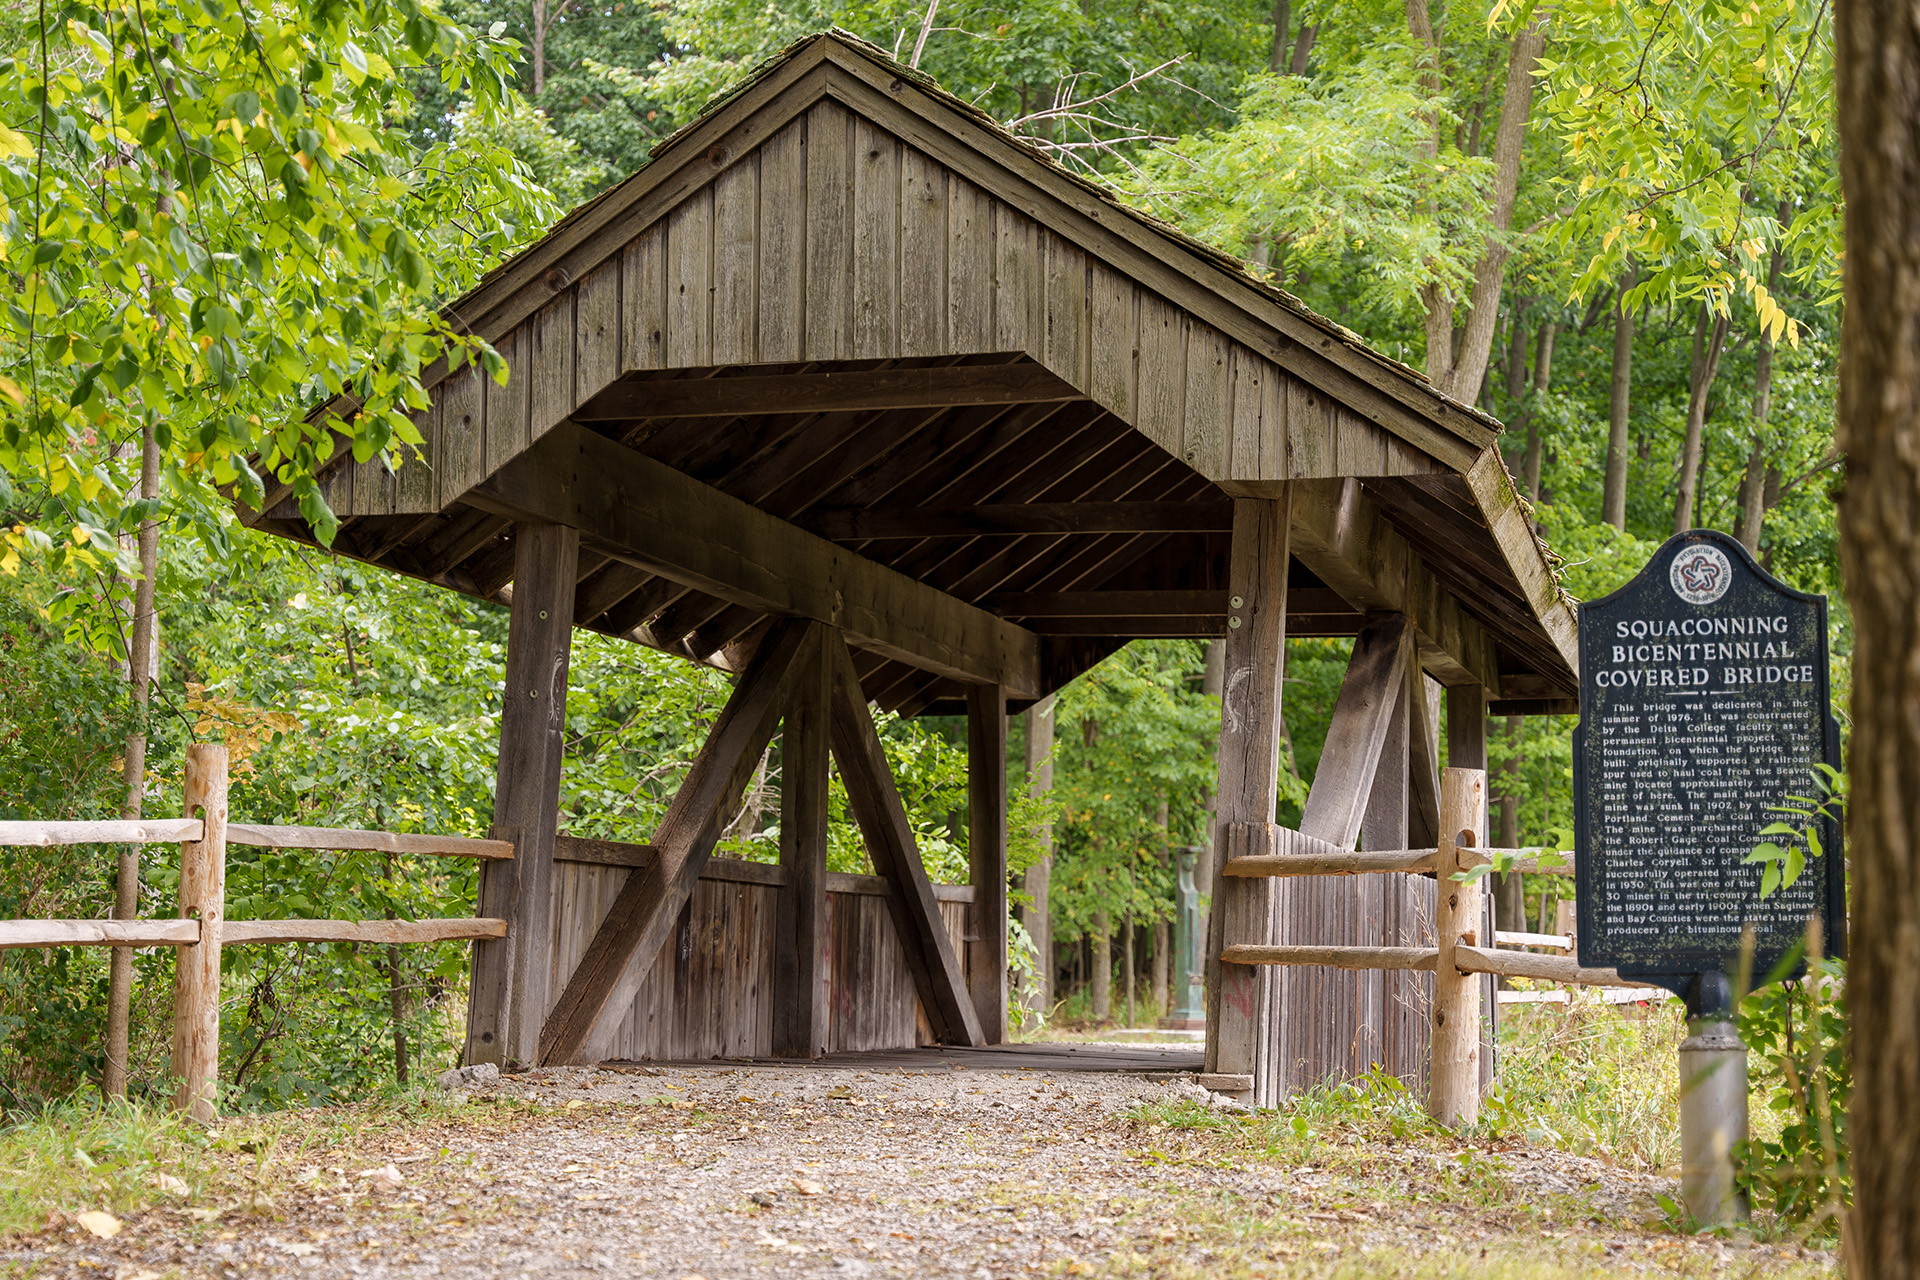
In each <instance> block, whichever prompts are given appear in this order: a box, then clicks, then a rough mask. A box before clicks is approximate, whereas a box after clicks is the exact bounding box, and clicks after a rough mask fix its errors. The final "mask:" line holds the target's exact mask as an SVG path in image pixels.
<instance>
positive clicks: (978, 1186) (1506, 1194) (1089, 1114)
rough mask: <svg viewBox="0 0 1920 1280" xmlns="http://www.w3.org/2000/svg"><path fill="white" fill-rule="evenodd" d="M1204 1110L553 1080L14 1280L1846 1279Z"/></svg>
mask: <svg viewBox="0 0 1920 1280" xmlns="http://www.w3.org/2000/svg"><path fill="white" fill-rule="evenodd" d="M1204 1096H1205V1095H1204V1093H1203V1092H1202V1091H1200V1090H1198V1089H1197V1088H1196V1086H1194V1085H1193V1084H1192V1083H1191V1082H1190V1080H1187V1079H1185V1078H1173V1079H1157V1080H1156V1079H1147V1078H1142V1077H1129V1076H1119V1075H1105V1074H1092V1073H1069V1072H1060V1073H1040V1072H998V1071H981V1070H950V1069H942V1070H939V1071H934V1072H925V1073H909V1072H904V1071H871V1072H869V1071H853V1070H840V1069H810V1070H797V1069H777V1068H763V1069H745V1068H741V1069H726V1068H688V1069H678V1068H667V1069H655V1068H629V1069H625V1070H585V1069H562V1070H554V1071H542V1072H537V1073H534V1074H531V1075H528V1076H521V1077H517V1078H508V1079H506V1080H503V1081H501V1082H500V1083H499V1084H498V1085H495V1086H491V1087H488V1088H484V1089H482V1090H480V1091H479V1092H477V1093H475V1094H474V1095H473V1098H472V1100H471V1103H470V1104H469V1105H466V1106H461V1107H455V1108H452V1109H450V1110H449V1111H448V1112H447V1113H446V1115H445V1116H444V1118H439V1119H434V1120H429V1121H426V1122H423V1123H420V1124H416V1125H410V1126H406V1127H403V1128H388V1129H385V1130H381V1131H379V1132H376V1133H370V1134H369V1135H368V1140H367V1142H366V1143H365V1145H364V1146H363V1147H361V1148H360V1149H358V1150H354V1151H351V1152H350V1151H348V1150H343V1149H341V1148H338V1147H327V1146H322V1145H317V1144H316V1145H315V1146H314V1147H312V1148H310V1149H308V1150H305V1151H303V1150H300V1149H298V1145H297V1144H289V1143H287V1142H284V1141H283V1142H282V1144H281V1146H280V1148H279V1149H277V1150H276V1151H275V1153H274V1155H273V1160H274V1161H275V1165H274V1167H273V1168H272V1169H270V1170H266V1171H262V1172H261V1173H260V1174H259V1185H260V1190H259V1191H258V1192H256V1193H253V1195H252V1196H251V1197H243V1198H241V1199H240V1200H237V1201H235V1202H233V1203H229V1204H225V1205H216V1206H213V1207H211V1208H209V1207H200V1208H192V1207H175V1208H169V1209H155V1210H150V1211H147V1212H145V1213H143V1214H141V1215H139V1216H138V1217H137V1218H134V1219H132V1220H130V1221H129V1222H128V1223H127V1224H126V1227H125V1229H124V1230H123V1231H122V1232H121V1234H120V1235H118V1236H117V1237H115V1238H113V1239H111V1240H98V1239H94V1238H92V1237H90V1236H88V1235H87V1234H86V1233H85V1232H84V1231H83V1230H81V1229H80V1227H79V1226H77V1225H74V1224H68V1225H66V1226H65V1227H64V1228H62V1229H57V1230H55V1231H52V1232H49V1233H47V1234H45V1235H43V1236H41V1237H39V1238H38V1240H37V1241H36V1242H30V1243H29V1245H28V1247H27V1249H26V1250H25V1251H24V1252H19V1251H16V1252H14V1253H12V1254H11V1255H8V1254H5V1253H0V1274H8V1273H12V1274H20V1275H35V1276H41V1275H46V1276H62V1277H66V1276H74V1277H79V1276H86V1277H89V1278H90V1280H97V1278H98V1277H101V1276H112V1277H114V1278H115V1280H169V1278H170V1277H173V1276H202V1275H204V1276H221V1277H229V1276H241V1275H245V1276H258V1275H288V1276H302V1277H322V1276H354V1277H361V1276H366V1277H389V1276H391V1277H451V1278H453V1280H469V1278H473V1280H478V1278H480V1277H504V1278H507V1280H517V1278H518V1277H547V1276H587V1275H596V1276H597V1275H619V1276H636V1277H668V1278H669V1280H730V1278H732V1277H747V1276H763V1275H779V1276H787V1275H805V1276H817V1275H824V1276H835V1277H859V1276H874V1277H881V1276H929V1277H966V1278H967V1280H1002V1278H1003V1277H1026V1276H1033V1275H1085V1274H1102V1275H1108V1274H1112V1275H1141V1276H1147V1275H1153V1276H1162V1275H1165V1276H1185V1275H1208V1276H1210V1277H1211V1276H1220V1275H1234V1276H1240V1275H1245V1276H1279V1275H1289V1276H1291V1275H1307V1274H1316V1275H1317V1274H1336V1273H1337V1274H1341V1275H1347V1274H1352V1275H1374V1274H1378V1275H1403V1274H1415V1271H1414V1270H1410V1268H1417V1269H1418V1273H1419V1274H1427V1273H1428V1272H1429V1271H1430V1270H1431V1273H1432V1274H1436V1275H1445V1274H1452V1273H1453V1272H1452V1267H1453V1261H1450V1260H1457V1261H1459V1262H1461V1263H1464V1262H1465V1261H1466V1260H1467V1259H1471V1258H1473V1257H1474V1256H1475V1254H1476V1251H1477V1255H1478V1258H1479V1259H1486V1258H1487V1257H1488V1256H1489V1253H1488V1251H1489V1250H1490V1249H1491V1250H1496V1251H1498V1254H1499V1256H1500V1257H1506V1258H1515V1259H1522V1260H1527V1261H1529V1264H1531V1263H1533V1262H1538V1261H1540V1260H1541V1259H1546V1260H1549V1261H1556V1262H1558V1263H1559V1264H1561V1265H1562V1267H1563V1269H1561V1270H1553V1271H1547V1272H1538V1271H1525V1272H1517V1273H1515V1274H1527V1275H1534V1274H1541V1275H1545V1274H1556V1275H1557V1274H1593V1275H1603V1274H1617V1273H1619V1272H1622V1271H1636V1272H1649V1273H1657V1274H1685V1275H1702V1274H1711V1273H1713V1272H1715V1271H1718V1270H1720V1269H1722V1268H1723V1267H1728V1266H1732V1267H1736V1268H1737V1269H1736V1270H1734V1271H1731V1272H1729V1274H1734V1275H1740V1276H1742V1277H1744V1276H1746V1275H1749V1274H1760V1275H1771V1274H1803V1273H1804V1274H1808V1275H1814V1274H1820V1273H1822V1272H1824V1271H1825V1270H1826V1269H1827V1266H1828V1261H1827V1259H1826V1258H1825V1257H1824V1255H1809V1254H1803V1253H1801V1252H1800V1251H1798V1250H1797V1249H1794V1248H1792V1247H1771V1246H1746V1245H1739V1244H1735V1245H1728V1244H1726V1243H1722V1242H1718V1241H1711V1240H1709V1241H1705V1242H1700V1241H1695V1240H1691V1239H1688V1238H1685V1237H1679V1236H1675V1235H1674V1234H1672V1233H1671V1232H1665V1231H1653V1230H1648V1229H1647V1228H1646V1226H1645V1224H1646V1223H1647V1221H1648V1220H1649V1219H1658V1217H1659V1210H1658V1208H1657V1207H1656V1206H1655V1204H1654V1202H1653V1199H1652V1197H1653V1195H1654V1193H1655V1192H1660V1191H1669V1190H1670V1189H1671V1187H1670V1183H1669V1182H1667V1181H1665V1180H1662V1179H1659V1178H1655V1177H1651V1176H1647V1175H1635V1174H1632V1173H1628V1172H1624V1171H1621V1170H1618V1169H1614V1168H1610V1167H1608V1166H1605V1165H1602V1164H1601V1163H1599V1162H1597V1161H1592V1160H1582V1159H1580V1158H1577V1157H1571V1156H1566V1155H1561V1154H1557V1153H1552V1152H1544V1151H1539V1150H1535V1149H1528V1148H1515V1147H1504V1148H1501V1149H1498V1150H1493V1149H1487V1148H1475V1147H1465V1146H1459V1145H1457V1144H1455V1145H1453V1146H1447V1145H1445V1143H1446V1140H1439V1145H1436V1141H1435V1140H1432V1139H1428V1140H1426V1141H1425V1142H1424V1143H1423V1142H1421V1141H1408V1142H1389V1143H1379V1142H1366V1143H1362V1142H1360V1141H1359V1140H1358V1139H1357V1138H1356V1137H1354V1135H1351V1134H1348V1135H1344V1136H1343V1135H1341V1134H1338V1133H1333V1134H1328V1135H1326V1137H1325V1138H1324V1139H1316V1140H1315V1141H1316V1143H1317V1145H1316V1146H1315V1147H1313V1148H1312V1149H1311V1151H1310V1152H1309V1158H1306V1159H1304V1160H1303V1159H1300V1158H1299V1153H1297V1152H1295V1153H1292V1154H1290V1155H1288V1156H1287V1157H1286V1158H1284V1159H1276V1158H1274V1157H1275V1156H1276V1155H1277V1154H1278V1153H1277V1152H1272V1151H1269V1152H1266V1153H1264V1154H1263V1153H1258V1152H1256V1153H1253V1154H1252V1156H1251V1157H1249V1156H1248V1155H1247V1154H1246V1153H1245V1152H1244V1151H1241V1152H1236V1151H1235V1150H1234V1149H1232V1148H1231V1146H1230V1142H1229V1140H1228V1138H1227V1137H1223V1131H1222V1130H1221V1129H1220V1128H1218V1127H1212V1128H1205V1127H1203V1128H1197V1129H1188V1128H1182V1127H1177V1126H1173V1125H1167V1124H1162V1123H1153V1122H1150V1121H1143V1120H1141V1119H1140V1118H1139V1113H1138V1111H1137V1108H1138V1107H1139V1106H1140V1104H1142V1103H1156V1104H1164V1103H1167V1102H1170V1101H1176V1100H1181V1099H1186V1100H1193V1099H1196V1098H1198V1097H1204ZM530 1104H531V1105H530ZM1186 1114H1187V1116H1188V1117H1189V1118H1191V1119H1195V1120H1201V1119H1203V1118H1204V1117H1203V1115H1202V1113H1201V1112H1200V1111H1198V1110H1197V1109H1195V1110H1190V1111H1189V1112H1187V1113H1186ZM1228 1132H1229V1133H1230V1130H1229V1131H1228Z"/></svg>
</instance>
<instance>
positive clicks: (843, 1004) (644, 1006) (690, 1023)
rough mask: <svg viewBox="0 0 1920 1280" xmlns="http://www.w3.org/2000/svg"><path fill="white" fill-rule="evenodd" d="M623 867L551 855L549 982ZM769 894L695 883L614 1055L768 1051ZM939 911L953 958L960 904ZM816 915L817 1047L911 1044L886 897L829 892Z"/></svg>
mask: <svg viewBox="0 0 1920 1280" xmlns="http://www.w3.org/2000/svg"><path fill="white" fill-rule="evenodd" d="M630 874H632V873H631V872H630V871H629V870H628V869H627V868H625V867H602V866H589V865H587V864H584V863H573V862H562V863H556V864H554V876H553V913H552V920H553V933H552V944H551V947H550V955H551V963H552V975H553V976H552V984H551V985H552V989H553V990H556V991H557V990H560V989H562V988H564V987H565V986H566V980H567V978H568V976H570V975H571V974H572V973H573V970H574V967H575V966H576V965H578V964H579V963H580V958H581V956H582V955H584V954H585V953H586V949H587V945H588V943H589V942H591V941H592V939H593V935H594V932H595V931H596V930H597V929H598V928H599V927H600V922H601V921H602V920H604V919H605V918H606V914H607V912H608V911H609V910H610V909H611V908H612V906H613V900H614V899H615V898H616V897H617V896H619V893H620V886H621V885H622V884H624V883H625V882H626V878H627V876H628V875H630ZM779 892H780V891H779V890H778V889H777V888H774V887H772V886H770V885H757V884H738V883H734V882H731V881H724V880H702V881H700V882H699V883H698V884H697V885H696V886H695V887H694V891H693V897H692V899H691V900H690V901H689V903H688V905H687V908H686V910H685V911H683V912H682V913H681V917H680V919H679V921H678V922H677V923H676V925H675V928H674V931H673V934H672V936H671V937H670V938H669V939H668V940H667V942H666V943H665V944H664V945H663V946H662V947H661V949H660V952H659V955H658V957H657V958H656V960H655V962H654V964H653V967H652V968H651V969H650V970H649V972H648V976H647V979H646V981H645V982H643V983H642V984H641V987H640V990H639V991H638V992H637V993H636V994H635V996H634V999H633V1004H632V1006H631V1007H630V1008H629V1009H628V1010H627V1012H626V1014H625V1016H624V1017H623V1018H622V1020H621V1023H620V1027H619V1030H618V1032H617V1033H616V1035H615V1037H614V1040H613V1053H614V1055H615V1056H617V1057H622V1058H636V1059H641V1058H652V1059H668V1058H716V1057H742V1056H752V1057H766V1056H768V1055H770V1054H771V1053H772V1052H773V1003H772V999H773V991H774V986H773V965H774V925H775V921H776V915H775V911H776V906H777V902H778V897H779ZM940 914H941V918H942V921H943V923H945V925H946V926H947V933H948V936H949V937H951V938H952V939H953V943H954V949H955V950H956V952H959V953H960V954H961V955H962V957H963V958H964V956H965V948H966V942H965V937H966V915H967V904H965V903H964V902H942V903H941V904H940ZM827 922H828V923H827V939H828V941H827V968H828V971H829V972H830V973H831V975H832V985H831V994H830V996H829V1001H830V1006H829V1007H830V1015H829V1019H828V1048H829V1051H830V1052H835V1053H838V1052H840V1051H842V1050H855V1049H901V1048H908V1047H911V1046H913V1045H915V1044H918V1043H923V1037H922V1036H921V1034H920V1032H919V1030H918V1027H919V1025H920V1019H919V1016H918V1008H919V999H918V997H917V996H916V995H915V994H914V988H913V974H912V973H911V971H910V970H909V969H908V968H907V960H906V955H905V953H904V952H902V951H901V949H900V943H899V941H898V940H897V939H896V938H895V937H894V932H893V922H892V920H891V919H890V917H889V915H888V912H887V903H886V899H884V898H881V897H877V896H875V895H873V894H871V893H829V894H828V895H827ZM963 963H964V959H963Z"/></svg>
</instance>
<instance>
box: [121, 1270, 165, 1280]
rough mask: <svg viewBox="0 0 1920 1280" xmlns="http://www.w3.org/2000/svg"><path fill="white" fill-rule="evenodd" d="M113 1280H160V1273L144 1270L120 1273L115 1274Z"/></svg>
mask: <svg viewBox="0 0 1920 1280" xmlns="http://www.w3.org/2000/svg"><path fill="white" fill-rule="evenodd" d="M114 1280H160V1273H159V1272H158V1271H144V1270H143V1271H121V1272H118V1273H116V1274H115V1276H114Z"/></svg>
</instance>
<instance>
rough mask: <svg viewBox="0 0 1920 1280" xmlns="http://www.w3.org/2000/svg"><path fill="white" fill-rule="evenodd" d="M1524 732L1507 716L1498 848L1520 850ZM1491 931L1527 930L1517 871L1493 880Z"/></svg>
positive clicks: (1522, 887) (1523, 892)
mask: <svg viewBox="0 0 1920 1280" xmlns="http://www.w3.org/2000/svg"><path fill="white" fill-rule="evenodd" d="M1523 732H1524V727H1523V723H1522V721H1521V718H1520V717H1519V716H1508V717H1507V726H1506V735H1507V761H1506V764H1505V765H1504V766H1502V768H1501V770H1500V774H1501V777H1500V847H1501V848H1503V849H1516V848H1518V847H1519V846H1520V737H1521V734H1522V733H1523ZM1493 921H1494V923H1493V927H1494V928H1496V929H1513V930H1516V931H1517V930H1522V929H1525V928H1526V927H1527V897H1526V885H1525V883H1524V882H1523V880H1522V878H1521V875H1520V873H1519V872H1518V871H1506V872H1502V873H1500V874H1499V875H1496V876H1495V877H1494V887H1493Z"/></svg>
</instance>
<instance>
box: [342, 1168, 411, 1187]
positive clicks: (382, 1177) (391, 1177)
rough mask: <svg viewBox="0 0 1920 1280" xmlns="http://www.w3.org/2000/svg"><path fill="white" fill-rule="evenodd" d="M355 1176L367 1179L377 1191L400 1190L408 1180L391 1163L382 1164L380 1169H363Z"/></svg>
mask: <svg viewBox="0 0 1920 1280" xmlns="http://www.w3.org/2000/svg"><path fill="white" fill-rule="evenodd" d="M354 1176H355V1177H357V1178H365V1179H367V1184H368V1185H369V1186H370V1187H372V1188H373V1189H374V1190H375V1191H398V1190H399V1189H400V1188H401V1187H403V1186H405V1185H406V1182H407V1180H406V1179H405V1178H404V1177H402V1176H401V1174H400V1170H399V1169H397V1168H395V1167H394V1166H393V1165H390V1164H387V1165H381V1166H380V1167H379V1168H378V1169H362V1170H361V1171H360V1172H359V1173H357V1174H355V1175H354Z"/></svg>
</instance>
